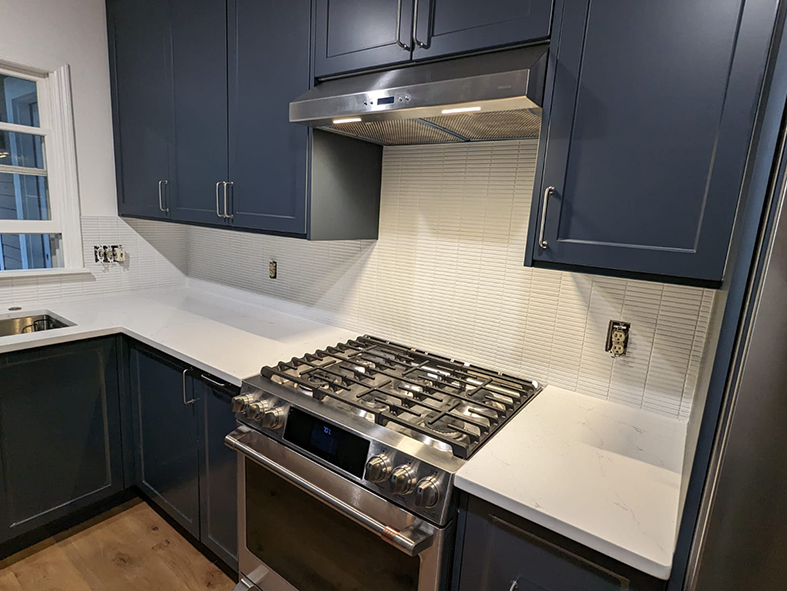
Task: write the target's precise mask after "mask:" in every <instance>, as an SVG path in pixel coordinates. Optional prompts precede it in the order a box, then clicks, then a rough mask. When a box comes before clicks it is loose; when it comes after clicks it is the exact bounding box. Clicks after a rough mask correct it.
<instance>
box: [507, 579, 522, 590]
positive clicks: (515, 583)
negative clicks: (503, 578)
mask: <svg viewBox="0 0 787 591" xmlns="http://www.w3.org/2000/svg"><path fill="white" fill-rule="evenodd" d="M517 589H519V579H514V580H513V581H511V587H509V588H508V591H516V590H517Z"/></svg>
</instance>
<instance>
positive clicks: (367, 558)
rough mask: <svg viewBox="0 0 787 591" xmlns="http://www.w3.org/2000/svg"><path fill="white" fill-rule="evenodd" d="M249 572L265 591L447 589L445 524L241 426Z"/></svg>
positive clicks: (245, 568) (242, 543)
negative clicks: (435, 522)
mask: <svg viewBox="0 0 787 591" xmlns="http://www.w3.org/2000/svg"><path fill="white" fill-rule="evenodd" d="M226 443H227V445H228V446H229V447H231V448H233V449H235V450H236V451H237V452H238V538H239V539H238V554H239V556H238V558H239V565H240V572H241V574H242V575H243V576H244V577H245V579H247V580H248V582H250V583H253V584H254V585H256V586H257V587H259V588H260V589H262V591H361V590H363V591H365V590H371V589H374V590H375V591H437V590H441V589H444V585H445V584H446V581H445V580H444V579H445V577H443V571H444V570H447V569H446V568H445V566H446V565H445V559H446V558H447V556H446V553H445V552H444V547H445V546H447V541H448V540H447V537H448V536H447V533H448V531H450V528H438V527H436V526H434V525H432V524H430V523H428V522H426V521H424V520H422V519H420V518H419V517H417V516H415V515H413V514H412V513H410V512H408V511H406V510H404V509H402V508H401V507H399V506H397V505H395V504H393V503H391V502H390V501H387V500H385V499H384V498H382V497H380V496H377V495H375V494H374V493H372V492H370V491H368V490H366V489H365V488H363V487H361V486H359V485H358V484H356V483H354V482H352V481H350V480H349V479H347V478H344V477H343V476H340V475H339V474H337V473H335V472H333V471H331V470H329V469H328V468H325V467H324V466H322V465H320V464H318V463H317V462H315V461H313V460H311V459H309V458H307V457H306V456H304V455H302V454H300V453H298V452H296V451H293V450H292V449H290V448H288V447H285V446H284V445H282V444H281V443H279V442H277V441H274V440H273V439H271V438H269V437H266V436H265V435H263V434H261V433H258V432H257V431H254V430H251V429H249V428H248V427H245V426H240V427H238V429H236V430H235V431H233V432H232V433H230V434H229V435H228V436H227V438H226Z"/></svg>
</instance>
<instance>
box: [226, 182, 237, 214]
mask: <svg viewBox="0 0 787 591" xmlns="http://www.w3.org/2000/svg"><path fill="white" fill-rule="evenodd" d="M234 186H235V183H233V182H232V181H224V217H225V218H227V219H229V220H231V219H232V218H234V217H235V214H232V213H227V212H228V211H229V209H227V187H234ZM233 190H234V189H233ZM233 209H235V208H234V207H233Z"/></svg>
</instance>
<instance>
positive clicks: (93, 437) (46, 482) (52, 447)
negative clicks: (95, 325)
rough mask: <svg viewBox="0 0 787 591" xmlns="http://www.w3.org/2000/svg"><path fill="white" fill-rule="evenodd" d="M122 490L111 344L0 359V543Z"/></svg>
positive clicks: (100, 342)
mask: <svg viewBox="0 0 787 591" xmlns="http://www.w3.org/2000/svg"><path fill="white" fill-rule="evenodd" d="M123 489H124V481H123V460H122V451H121V437H120V410H119V383H118V353H117V340H116V339H115V337H107V338H101V339H94V340H87V341H81V342H76V343H69V344H66V345H55V346H50V347H43V348H38V349H32V350H26V351H19V352H14V353H7V354H5V355H0V541H5V540H9V539H11V538H14V537H16V536H19V535H21V534H24V533H27V532H29V531H31V530H34V529H36V528H39V527H41V526H44V525H47V524H49V523H51V522H52V521H54V520H56V519H60V518H63V517H67V516H68V515H70V514H72V513H74V512H75V511H77V510H79V509H82V508H85V507H87V506H89V505H91V504H93V503H96V502H99V501H102V500H104V499H107V498H108V497H110V496H112V495H114V494H116V493H119V492H121V491H123Z"/></svg>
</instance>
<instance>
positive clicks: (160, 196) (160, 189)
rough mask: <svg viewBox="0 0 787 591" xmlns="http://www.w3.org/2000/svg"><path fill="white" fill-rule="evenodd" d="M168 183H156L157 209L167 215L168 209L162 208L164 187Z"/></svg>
mask: <svg viewBox="0 0 787 591" xmlns="http://www.w3.org/2000/svg"><path fill="white" fill-rule="evenodd" d="M168 184H169V181H159V182H158V208H159V209H160V210H161V211H163V212H164V213H169V207H164V185H168Z"/></svg>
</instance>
